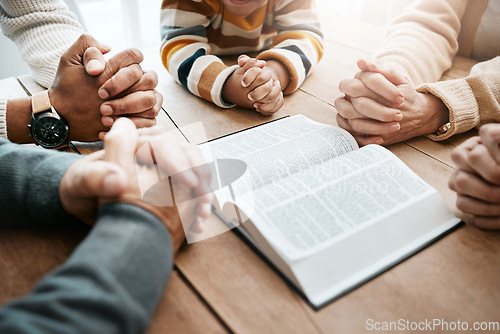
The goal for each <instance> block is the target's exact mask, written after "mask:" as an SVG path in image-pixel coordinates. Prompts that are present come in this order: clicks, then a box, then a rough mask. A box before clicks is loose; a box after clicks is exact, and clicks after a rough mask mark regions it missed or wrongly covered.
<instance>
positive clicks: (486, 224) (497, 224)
mask: <svg viewBox="0 0 500 334" xmlns="http://www.w3.org/2000/svg"><path fill="white" fill-rule="evenodd" d="M474 225H476V226H477V227H479V228H482V229H485V230H498V229H500V217H474Z"/></svg>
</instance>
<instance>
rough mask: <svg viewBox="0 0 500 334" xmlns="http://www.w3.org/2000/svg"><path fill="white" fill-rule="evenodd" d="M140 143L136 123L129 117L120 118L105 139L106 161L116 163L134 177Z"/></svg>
mask: <svg viewBox="0 0 500 334" xmlns="http://www.w3.org/2000/svg"><path fill="white" fill-rule="evenodd" d="M138 141H139V135H138V134H137V128H136V127H135V125H134V123H133V122H132V121H131V120H130V119H129V118H127V117H120V118H118V119H117V120H116V121H115V122H114V124H113V126H112V127H111V130H109V132H108V133H107V134H106V136H105V137H104V151H105V155H104V156H105V160H106V161H109V162H114V163H115V164H117V165H118V166H121V167H122V168H123V169H124V170H125V171H126V172H127V173H132V174H130V175H133V173H134V171H135V152H136V149H137V143H138Z"/></svg>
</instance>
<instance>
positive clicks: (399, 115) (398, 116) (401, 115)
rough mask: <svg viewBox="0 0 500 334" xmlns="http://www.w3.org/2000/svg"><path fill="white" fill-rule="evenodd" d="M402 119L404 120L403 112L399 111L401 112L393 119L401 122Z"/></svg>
mask: <svg viewBox="0 0 500 334" xmlns="http://www.w3.org/2000/svg"><path fill="white" fill-rule="evenodd" d="M401 120H403V114H401V113H400V112H399V113H397V114H396V116H394V119H393V121H395V122H401Z"/></svg>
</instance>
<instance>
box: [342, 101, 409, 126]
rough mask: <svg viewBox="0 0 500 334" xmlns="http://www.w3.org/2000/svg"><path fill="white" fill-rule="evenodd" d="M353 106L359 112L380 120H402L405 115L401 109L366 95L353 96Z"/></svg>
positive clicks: (366, 116)
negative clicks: (382, 103) (388, 105)
mask: <svg viewBox="0 0 500 334" xmlns="http://www.w3.org/2000/svg"><path fill="white" fill-rule="evenodd" d="M350 101H351V103H352V106H353V107H354V109H356V111H357V112H358V113H360V114H361V115H364V116H365V118H370V119H373V120H377V121H380V122H400V121H401V120H402V119H403V115H402V114H401V111H400V110H399V109H394V108H388V107H386V106H384V105H381V104H379V103H377V102H375V101H373V100H372V99H369V98H366V97H354V98H353V97H351V98H350Z"/></svg>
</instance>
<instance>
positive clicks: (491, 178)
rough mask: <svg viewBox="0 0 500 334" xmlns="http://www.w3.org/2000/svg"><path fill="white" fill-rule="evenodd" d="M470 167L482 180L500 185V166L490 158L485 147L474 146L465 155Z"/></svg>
mask: <svg viewBox="0 0 500 334" xmlns="http://www.w3.org/2000/svg"><path fill="white" fill-rule="evenodd" d="M467 157H468V160H469V164H470V167H471V168H472V169H473V170H475V171H476V173H478V174H479V175H480V176H481V177H482V178H483V179H485V180H486V181H488V182H490V183H493V184H495V185H500V166H499V165H498V164H497V162H496V161H495V159H493V157H492V156H491V154H490V152H489V151H488V148H487V147H486V146H485V145H482V144H480V145H476V146H475V147H474V148H473V149H472V150H470V151H469V152H468V154H467Z"/></svg>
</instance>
